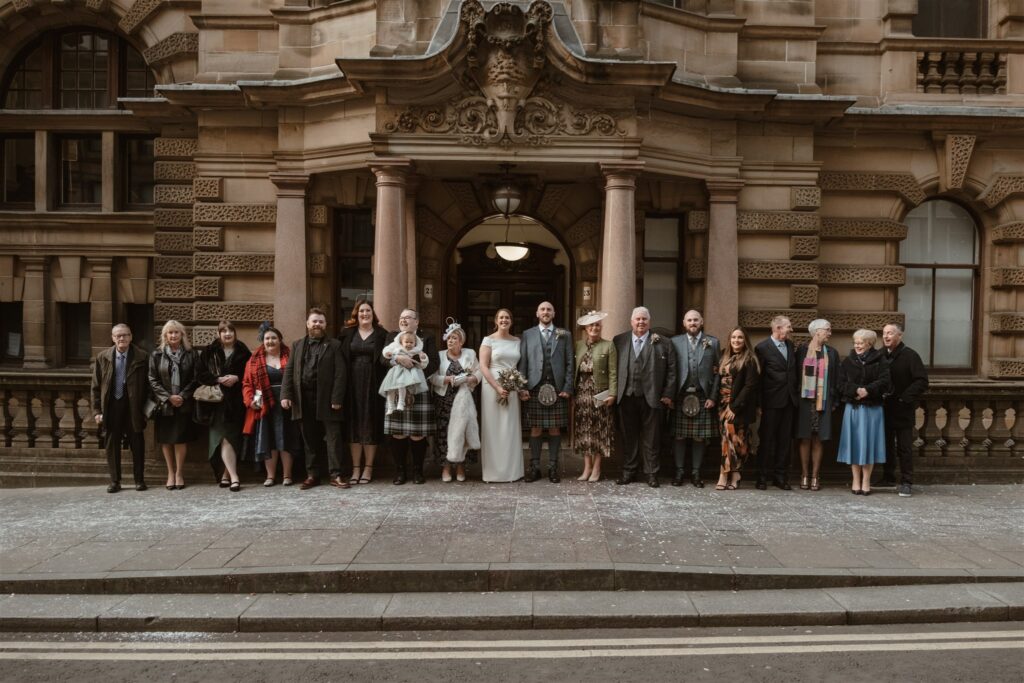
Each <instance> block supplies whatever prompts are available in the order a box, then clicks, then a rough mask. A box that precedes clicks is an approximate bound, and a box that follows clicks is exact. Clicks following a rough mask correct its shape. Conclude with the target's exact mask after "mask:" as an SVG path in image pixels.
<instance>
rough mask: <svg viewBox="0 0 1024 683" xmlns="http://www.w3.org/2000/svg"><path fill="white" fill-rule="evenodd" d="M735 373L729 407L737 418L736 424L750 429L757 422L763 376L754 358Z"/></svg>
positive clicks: (735, 419) (748, 360) (749, 359)
mask: <svg viewBox="0 0 1024 683" xmlns="http://www.w3.org/2000/svg"><path fill="white" fill-rule="evenodd" d="M733 372H734V373H735V374H734V376H733V378H732V390H731V391H732V394H731V396H730V398H729V407H730V408H731V409H732V412H733V413H735V415H736V417H735V418H734V420H733V421H734V422H735V423H736V424H743V425H747V426H748V427H749V426H750V425H751V424H753V423H754V422H756V421H757V404H758V400H759V398H760V391H758V387H759V385H760V382H761V374H760V373H759V372H758V369H757V364H756V363H755V362H754V359H753V358H748V359H747V362H746V363H744V364H743V367H742V368H740V370H739V371H738V372H737V371H735V370H733Z"/></svg>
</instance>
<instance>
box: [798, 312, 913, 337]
mask: <svg viewBox="0 0 1024 683" xmlns="http://www.w3.org/2000/svg"><path fill="white" fill-rule="evenodd" d="M819 314H820V315H819V316H818V317H821V318H824V319H826V320H828V321H829V323H831V325H832V329H833V330H834V331H841V332H855V331H857V330H862V329H863V330H874V331H875V332H878V333H881V331H882V328H883V327H885V326H886V325H888V324H889V323H899V324H900V325H903V324H905V322H906V320H905V316H904V315H903V314H902V313H899V312H895V311H893V312H888V311H819Z"/></svg>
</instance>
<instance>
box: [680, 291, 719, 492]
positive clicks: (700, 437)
mask: <svg viewBox="0 0 1024 683" xmlns="http://www.w3.org/2000/svg"><path fill="white" fill-rule="evenodd" d="M683 327H685V328H686V332H685V333H684V334H680V335H676V336H675V337H672V347H673V348H674V349H675V352H676V368H677V373H676V374H677V376H678V377H679V381H678V382H677V385H678V392H677V395H676V398H675V419H674V420H673V424H674V425H675V429H674V431H675V438H676V440H675V448H674V453H673V455H674V457H675V464H676V474H675V476H674V477H673V478H672V485H673V486H682V485H683V477H684V476H685V472H686V442H687V441H689V442H690V444H691V451H690V452H691V454H692V456H691V462H690V482H691V483H692V484H693V485H694V486H695V487H697V488H699V489H702V488H704V481H703V480H702V479H701V478H700V466H701V463H702V462H703V461H704V447H705V446H706V445H707V442H708V440H709V439H714V438H716V437H719V432H718V411H717V410H715V406H716V405H718V388H719V384H720V382H721V377H720V376H719V374H718V359H719V357H720V356H721V348H720V346H719V343H718V339H717V338H715V337H712V336H711V335H708V334H704V317H703V316H701V314H700V312H698V311H687V312H686V314H685V315H684V316H683ZM688 396H692V397H693V398H689V399H688V398H687V397H688Z"/></svg>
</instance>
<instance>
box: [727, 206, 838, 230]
mask: <svg viewBox="0 0 1024 683" xmlns="http://www.w3.org/2000/svg"><path fill="white" fill-rule="evenodd" d="M820 227H821V218H820V217H819V216H818V215H817V214H813V213H800V212H797V211H738V212H737V213H736V232H741V233H752V232H753V233H756V232H786V233H816V232H818V230H819V228H820Z"/></svg>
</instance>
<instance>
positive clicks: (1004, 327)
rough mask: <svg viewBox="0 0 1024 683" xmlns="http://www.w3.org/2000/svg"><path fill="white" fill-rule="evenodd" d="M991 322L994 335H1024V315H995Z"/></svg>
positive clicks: (990, 329)
mask: <svg viewBox="0 0 1024 683" xmlns="http://www.w3.org/2000/svg"><path fill="white" fill-rule="evenodd" d="M990 321H991V323H990V326H989V331H990V332H992V334H1024V313H1014V312H1010V313H993V314H992V316H991V318H990Z"/></svg>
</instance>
